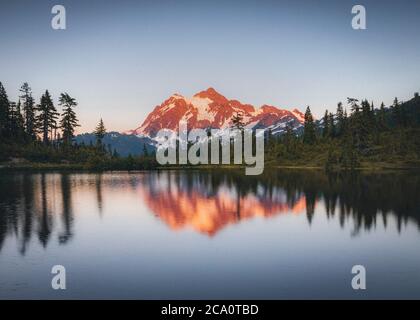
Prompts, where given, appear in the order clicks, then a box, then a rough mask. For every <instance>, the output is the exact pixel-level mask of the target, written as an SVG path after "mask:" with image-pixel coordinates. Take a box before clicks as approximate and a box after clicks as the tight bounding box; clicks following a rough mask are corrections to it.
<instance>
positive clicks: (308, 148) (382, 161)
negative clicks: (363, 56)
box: [0, 82, 420, 171]
mask: <svg viewBox="0 0 420 320" xmlns="http://www.w3.org/2000/svg"><path fill="white" fill-rule="evenodd" d="M19 91H20V95H19V98H18V101H17V102H14V101H10V100H9V98H8V95H7V92H6V90H5V88H4V86H3V84H2V83H1V82H0V164H1V166H2V167H6V168H10V167H12V168H13V167H17V168H38V169H42V168H50V169H51V168H58V169H92V170H144V169H146V170H147V169H155V168H158V167H159V165H158V163H157V162H156V159H155V155H154V153H153V152H151V151H150V150H148V149H146V148H144V152H143V154H142V155H141V156H132V155H130V154H129V155H128V156H124V157H123V156H120V155H119V154H118V152H117V151H116V150H115V149H113V148H112V147H111V146H110V145H105V144H104V143H103V139H104V136H105V134H106V133H107V131H106V127H105V124H104V122H103V120H102V119H100V120H99V123H98V125H97V127H96V129H95V130H94V132H93V134H94V136H95V142H94V143H92V142H91V143H89V144H85V143H76V142H75V131H76V128H77V127H79V126H80V124H79V120H78V117H77V113H76V111H77V106H78V103H77V101H76V99H75V98H73V97H71V96H70V95H69V94H68V93H65V92H64V93H61V94H60V96H59V99H58V101H59V103H58V106H59V107H60V109H61V110H60V112H59V111H58V110H57V108H56V106H55V105H54V102H53V98H52V97H51V94H50V93H49V92H48V90H46V91H45V93H44V94H43V95H42V96H41V98H40V99H39V102H38V103H36V101H35V99H34V97H33V94H32V90H31V88H30V86H29V84H28V83H24V84H23V85H22V86H21V88H20V90H19ZM232 123H233V127H235V128H237V129H243V124H242V120H241V115H240V114H236V115H234V116H233V118H232ZM295 129H296V128H293V127H292V126H290V125H286V133H285V134H282V135H275V136H274V135H272V133H271V132H270V130H268V131H267V134H266V138H265V148H264V159H265V167H313V168H323V169H325V170H327V171H334V170H354V169H360V168H369V169H375V168H377V169H383V168H394V169H396V168H406V169H412V168H419V167H420V97H419V94H418V93H415V94H414V97H413V98H412V99H411V100H408V101H399V100H398V98H395V100H394V103H393V104H392V105H391V106H385V105H384V103H382V104H381V105H380V106H379V107H378V108H376V107H375V106H374V104H373V103H372V102H370V103H369V102H368V100H366V99H362V100H359V99H356V98H348V99H347V102H346V105H344V104H343V103H341V102H339V103H338V104H337V109H336V111H335V113H332V112H329V111H328V110H327V111H325V115H324V117H323V118H322V119H319V120H315V119H314V117H313V115H312V112H311V109H310V107H309V106H308V107H307V109H306V112H305V122H304V125H303V130H295ZM172 167H173V166H172ZM183 167H185V166H183Z"/></svg>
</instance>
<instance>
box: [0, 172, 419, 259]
mask: <svg viewBox="0 0 420 320" xmlns="http://www.w3.org/2000/svg"><path fill="white" fill-rule="evenodd" d="M110 177H112V178H110ZM108 189H114V190H119V191H121V190H123V191H124V192H130V193H132V194H133V195H134V196H138V195H139V194H140V195H141V197H142V200H143V202H144V203H145V204H146V205H147V206H148V207H149V209H150V210H151V211H152V212H153V213H154V214H155V215H156V216H157V217H158V218H159V219H160V220H162V221H163V222H164V223H165V224H166V225H167V226H168V227H170V228H171V229H173V230H178V229H183V228H192V229H193V230H195V231H196V232H199V233H202V234H205V235H208V236H215V235H217V234H218V232H219V231H221V230H222V229H223V228H225V227H227V226H228V225H232V224H238V223H242V222H243V221H246V220H249V219H253V218H256V217H260V218H269V217H273V216H276V215H280V214H291V213H293V214H306V219H307V222H308V224H309V225H311V224H313V223H314V221H316V218H317V215H320V214H321V215H322V214H325V216H326V217H327V218H328V219H336V220H337V221H338V222H339V224H340V225H341V226H342V228H344V227H349V228H347V229H351V235H352V236H357V235H358V234H360V233H361V232H363V231H370V230H374V228H375V227H376V226H377V225H378V224H381V225H383V226H384V228H385V229H387V228H389V225H390V223H389V220H390V218H393V219H395V221H396V226H397V230H398V232H403V230H404V226H405V225H407V224H408V223H409V222H410V223H415V224H416V225H417V227H418V228H419V230H420V210H419V208H420V175H419V174H418V173H416V172H398V173H395V172H392V173H391V172H389V173H379V172H373V173H357V172H353V173H335V174H329V175H326V174H325V173H324V172H322V171H314V170H305V171H302V170H270V172H267V173H266V174H264V175H261V176H254V177H253V176H244V175H243V171H235V170H225V171H222V170H217V171H213V170H206V171H194V172H183V171H161V172H149V173H139V174H94V175H92V174H81V175H75V174H55V175H53V174H47V173H43V174H30V173H8V174H5V173H2V174H0V250H2V248H3V247H4V243H5V241H7V240H8V238H9V239H13V238H16V239H18V250H19V252H20V253H21V254H22V255H25V254H26V252H27V250H28V247H29V244H30V243H31V241H39V243H40V244H41V245H42V246H43V247H44V248H45V247H47V244H48V242H49V241H51V238H55V237H51V235H52V234H53V232H56V234H57V240H58V243H60V244H67V243H68V242H69V240H70V239H72V238H73V237H74V236H75V233H77V230H74V228H75V227H74V220H75V214H76V213H77V209H78V208H77V207H75V204H74V203H75V202H76V201H77V202H78V203H80V200H79V199H78V200H74V199H73V198H76V197H79V196H80V194H88V195H89V194H91V195H92V196H93V197H92V198H93V199H95V200H94V201H96V205H97V208H98V211H99V212H100V213H102V211H103V201H104V200H103V192H104V191H105V190H108ZM78 190H79V191H80V190H83V192H81V193H79V192H78ZM107 194H108V193H107ZM110 201H113V199H110ZM82 205H83V204H82ZM56 220H57V221H56ZM60 221H61V223H60ZM57 226H62V227H61V229H60V227H57ZM54 229H57V230H54ZM93 232H94V230H93Z"/></svg>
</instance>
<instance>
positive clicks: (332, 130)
mask: <svg viewBox="0 0 420 320" xmlns="http://www.w3.org/2000/svg"><path fill="white" fill-rule="evenodd" d="M328 127H329V130H330V132H329V135H330V137H331V138H334V137H335V135H336V125H335V122H334V115H333V114H332V113H331V112H330V114H329V115H328Z"/></svg>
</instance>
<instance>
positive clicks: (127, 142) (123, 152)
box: [75, 132, 155, 157]
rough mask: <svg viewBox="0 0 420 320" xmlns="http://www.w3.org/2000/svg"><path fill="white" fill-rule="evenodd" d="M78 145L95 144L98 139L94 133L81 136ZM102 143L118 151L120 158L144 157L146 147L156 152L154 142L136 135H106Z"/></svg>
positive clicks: (76, 140) (77, 140)
mask: <svg viewBox="0 0 420 320" xmlns="http://www.w3.org/2000/svg"><path fill="white" fill-rule="evenodd" d="M75 142H76V143H77V144H85V145H89V144H91V143H92V144H95V143H96V138H95V135H94V134H93V133H84V134H80V135H78V136H77V137H76V138H75ZM102 143H103V144H104V145H105V146H106V147H107V148H108V146H110V147H111V149H112V150H114V149H115V150H117V152H118V154H119V155H120V156H123V157H126V156H128V155H130V154H131V155H133V156H137V155H143V150H144V145H146V149H147V151H148V152H149V153H151V152H154V150H155V147H154V145H153V141H152V140H151V139H149V138H147V137H138V136H135V135H126V134H121V133H118V132H109V133H107V134H106V135H105V137H104V139H103V141H102Z"/></svg>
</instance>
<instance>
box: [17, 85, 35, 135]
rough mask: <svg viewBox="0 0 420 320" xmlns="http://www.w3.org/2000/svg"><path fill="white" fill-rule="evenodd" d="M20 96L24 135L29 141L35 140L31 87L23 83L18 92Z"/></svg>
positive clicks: (33, 102)
mask: <svg viewBox="0 0 420 320" xmlns="http://www.w3.org/2000/svg"><path fill="white" fill-rule="evenodd" d="M19 91H20V92H21V93H22V95H21V96H20V98H21V99H22V103H23V118H24V123H25V133H26V136H27V138H28V139H29V141H34V140H36V108H35V101H34V99H33V97H32V91H31V87H29V85H28V83H27V82H25V83H24V84H23V85H22V87H21V88H20V90H19Z"/></svg>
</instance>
